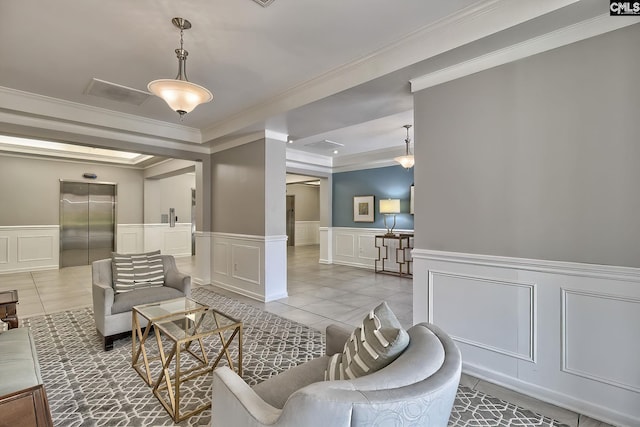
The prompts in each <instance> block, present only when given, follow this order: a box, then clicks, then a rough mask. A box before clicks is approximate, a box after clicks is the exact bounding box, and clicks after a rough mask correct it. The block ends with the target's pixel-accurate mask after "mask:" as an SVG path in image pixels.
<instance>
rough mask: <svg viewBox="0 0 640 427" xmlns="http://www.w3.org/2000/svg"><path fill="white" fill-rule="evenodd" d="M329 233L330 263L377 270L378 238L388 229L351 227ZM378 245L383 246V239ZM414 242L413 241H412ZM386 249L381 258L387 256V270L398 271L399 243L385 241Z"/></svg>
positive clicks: (336, 228) (408, 258) (333, 229)
mask: <svg viewBox="0 0 640 427" xmlns="http://www.w3.org/2000/svg"><path fill="white" fill-rule="evenodd" d="M330 231H331V233H329V235H330V237H331V238H332V240H333V242H332V248H333V252H332V255H333V257H332V259H331V260H330V262H329V263H333V264H342V265H350V266H353V267H360V268H368V269H372V270H373V269H374V268H375V261H376V259H378V248H376V236H380V235H383V234H385V233H386V232H387V230H386V229H380V228H350V227H332V228H331V229H330ZM395 232H396V233H405V234H413V230H395ZM377 240H378V245H380V246H381V245H382V241H381V239H377ZM412 241H413V239H412ZM385 245H387V247H386V248H384V247H382V248H380V251H381V257H382V258H384V257H385V254H386V257H387V259H386V260H385V269H386V270H391V271H398V265H397V264H396V248H397V247H398V241H397V240H393V239H385ZM406 256H407V261H410V260H411V254H410V251H408V250H407V251H406Z"/></svg>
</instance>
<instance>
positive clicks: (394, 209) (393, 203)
mask: <svg viewBox="0 0 640 427" xmlns="http://www.w3.org/2000/svg"><path fill="white" fill-rule="evenodd" d="M380 213H381V214H397V213H400V199H386V200H380Z"/></svg>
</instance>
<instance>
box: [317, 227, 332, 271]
mask: <svg viewBox="0 0 640 427" xmlns="http://www.w3.org/2000/svg"><path fill="white" fill-rule="evenodd" d="M319 233H320V264H332V263H333V230H332V229H331V227H320V230H319Z"/></svg>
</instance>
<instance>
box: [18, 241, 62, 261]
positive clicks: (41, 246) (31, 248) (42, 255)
mask: <svg viewBox="0 0 640 427" xmlns="http://www.w3.org/2000/svg"><path fill="white" fill-rule="evenodd" d="M53 258H54V243H53V236H46V235H41V236H38V235H35V236H18V262H33V261H52V260H53Z"/></svg>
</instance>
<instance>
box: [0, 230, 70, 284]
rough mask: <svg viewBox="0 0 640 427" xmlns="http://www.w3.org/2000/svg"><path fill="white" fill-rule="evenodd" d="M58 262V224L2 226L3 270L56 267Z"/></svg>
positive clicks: (0, 267)
mask: <svg viewBox="0 0 640 427" xmlns="http://www.w3.org/2000/svg"><path fill="white" fill-rule="evenodd" d="M59 263H60V229H59V227H58V226H57V225H42V226H12V227H0V273H11V272H19V271H31V270H47V269H56V268H58V266H59Z"/></svg>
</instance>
